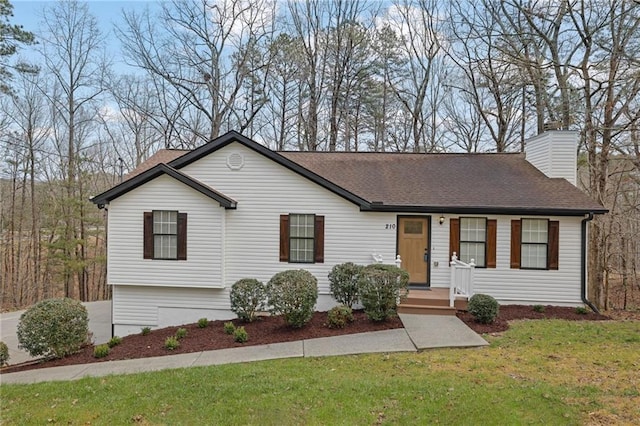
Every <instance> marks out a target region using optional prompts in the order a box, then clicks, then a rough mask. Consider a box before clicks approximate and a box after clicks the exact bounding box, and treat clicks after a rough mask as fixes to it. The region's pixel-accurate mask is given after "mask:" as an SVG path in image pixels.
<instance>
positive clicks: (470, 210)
mask: <svg viewBox="0 0 640 426" xmlns="http://www.w3.org/2000/svg"><path fill="white" fill-rule="evenodd" d="M360 210H361V211H371V212H397V213H441V214H501V215H521V216H584V215H586V214H589V213H592V214H605V213H607V212H608V210H607V209H605V208H594V209H589V208H575V209H570V208H546V207H542V208H535V207H503V206H496V207H492V206H408V205H400V206H398V205H386V204H370V205H369V206H368V207H366V208H360Z"/></svg>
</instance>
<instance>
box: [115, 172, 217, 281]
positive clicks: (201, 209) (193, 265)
mask: <svg viewBox="0 0 640 426" xmlns="http://www.w3.org/2000/svg"><path fill="white" fill-rule="evenodd" d="M160 210H162V211H173V212H177V211H180V212H184V213H187V214H188V222H187V251H188V253H189V256H188V259H187V260H185V261H180V262H176V261H174V260H162V259H143V243H144V241H143V238H144V235H143V234H144V232H143V216H144V212H145V211H160ZM107 214H108V216H107V217H108V222H109V223H108V246H107V247H108V248H107V270H108V281H107V282H108V283H109V284H119V285H151V286H176V287H211V288H213V287H222V286H223V265H222V260H223V259H222V256H223V252H222V246H223V244H224V242H223V237H222V236H223V233H222V230H223V228H224V221H225V209H224V208H223V207H220V205H219V204H218V202H216V201H214V200H212V199H210V198H208V197H206V196H204V195H202V194H200V193H199V192H197V191H195V190H193V189H191V188H189V187H188V186H186V185H184V184H183V183H181V182H178V181H177V180H175V179H173V178H172V177H170V176H167V175H163V176H160V177H158V178H156V179H154V180H152V181H150V182H148V183H146V184H145V185H143V186H140V187H138V188H136V189H134V190H132V191H130V192H128V193H126V194H124V195H123V196H121V197H119V198H117V199H115V200H114V201H112V202H111V203H110V205H109V206H108V213H107ZM163 226H164V225H163ZM174 258H175V257H174Z"/></svg>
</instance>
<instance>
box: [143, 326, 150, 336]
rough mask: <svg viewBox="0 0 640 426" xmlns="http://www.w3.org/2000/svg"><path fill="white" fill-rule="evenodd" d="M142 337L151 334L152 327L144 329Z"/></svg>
mask: <svg viewBox="0 0 640 426" xmlns="http://www.w3.org/2000/svg"><path fill="white" fill-rule="evenodd" d="M141 330H142V335H143V336H146V335H147V334H149V333H151V327H142V329H141Z"/></svg>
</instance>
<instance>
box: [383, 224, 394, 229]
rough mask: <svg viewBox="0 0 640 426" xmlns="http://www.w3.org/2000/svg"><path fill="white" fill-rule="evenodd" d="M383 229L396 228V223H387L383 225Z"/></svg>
mask: <svg viewBox="0 0 640 426" xmlns="http://www.w3.org/2000/svg"><path fill="white" fill-rule="evenodd" d="M384 229H396V224H395V223H387V224H386V225H385V226H384Z"/></svg>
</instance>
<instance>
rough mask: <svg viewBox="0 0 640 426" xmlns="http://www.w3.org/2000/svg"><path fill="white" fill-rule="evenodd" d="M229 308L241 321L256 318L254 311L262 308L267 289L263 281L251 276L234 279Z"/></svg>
mask: <svg viewBox="0 0 640 426" xmlns="http://www.w3.org/2000/svg"><path fill="white" fill-rule="evenodd" d="M230 298H231V310H232V311H233V312H235V313H236V315H238V318H240V319H241V320H243V321H246V322H251V321H253V320H255V319H256V313H257V312H259V311H262V310H264V303H265V300H266V298H267V289H266V287H265V285H264V284H263V283H261V282H260V281H258V280H256V279H253V278H245V279H242V280H239V281H236V282H235V283H234V284H233V285H232V286H231V293H230Z"/></svg>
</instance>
